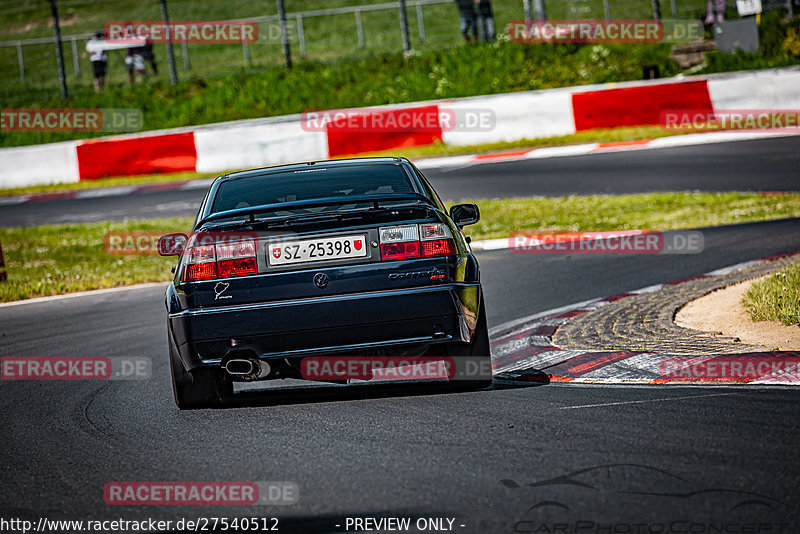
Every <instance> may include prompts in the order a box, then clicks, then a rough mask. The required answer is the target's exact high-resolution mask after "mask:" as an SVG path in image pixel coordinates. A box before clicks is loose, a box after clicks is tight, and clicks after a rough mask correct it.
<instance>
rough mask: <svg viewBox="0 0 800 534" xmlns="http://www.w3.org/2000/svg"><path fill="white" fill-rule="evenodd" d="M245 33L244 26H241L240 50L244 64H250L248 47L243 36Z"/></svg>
mask: <svg viewBox="0 0 800 534" xmlns="http://www.w3.org/2000/svg"><path fill="white" fill-rule="evenodd" d="M245 35H247V34H246V33H245V27H244V26H242V52H243V53H244V64H245V65H248V66H249V65H250V47H249V46H248V45H247V38H246V37H245Z"/></svg>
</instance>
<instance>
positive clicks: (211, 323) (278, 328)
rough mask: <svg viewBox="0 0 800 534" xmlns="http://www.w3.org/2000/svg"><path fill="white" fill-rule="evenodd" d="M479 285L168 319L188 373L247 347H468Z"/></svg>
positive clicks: (312, 350) (261, 353)
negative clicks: (448, 344) (452, 344)
mask: <svg viewBox="0 0 800 534" xmlns="http://www.w3.org/2000/svg"><path fill="white" fill-rule="evenodd" d="M480 293H481V289H480V284H477V283H475V284H468V283H457V284H447V285H440V286H435V287H420V288H408V289H396V290H389V291H374V292H365V293H356V294H347V295H338V296H326V297H315V298H306V299H298V300H284V301H277V302H266V303H258V304H247V305H240V306H225V307H214V308H203V309H193V310H185V311H181V312H178V313H172V314H170V315H169V329H170V340H171V342H172V343H173V348H174V349H175V350H177V352H178V353H179V354H180V357H181V359H182V360H183V362H184V365H185V367H186V368H187V369H189V370H191V369H193V368H195V367H199V366H205V365H218V364H219V363H220V362H221V361H222V359H223V358H225V356H226V354H229V353H232V352H234V351H241V350H249V351H253V352H255V353H256V354H257V355H258V357H260V358H262V359H270V358H283V357H288V356H304V355H319V354H326V353H341V352H359V351H366V350H402V349H403V348H404V347H414V346H421V345H430V344H435V343H446V342H454V341H455V342H469V341H470V336H471V332H472V331H473V330H474V329H475V324H476V320H477V315H478V309H479V304H480V298H481V294H480Z"/></svg>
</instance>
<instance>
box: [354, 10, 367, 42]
mask: <svg viewBox="0 0 800 534" xmlns="http://www.w3.org/2000/svg"><path fill="white" fill-rule="evenodd" d="M355 14H356V33H358V46H359V47H360V48H364V47H365V46H366V42H365V40H364V26H363V25H362V24H361V10H360V9H358V8H356V10H355Z"/></svg>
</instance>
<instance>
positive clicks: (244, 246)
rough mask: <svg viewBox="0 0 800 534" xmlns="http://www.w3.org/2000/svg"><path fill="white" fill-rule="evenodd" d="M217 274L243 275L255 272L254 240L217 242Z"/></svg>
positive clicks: (256, 268)
mask: <svg viewBox="0 0 800 534" xmlns="http://www.w3.org/2000/svg"><path fill="white" fill-rule="evenodd" d="M217 266H218V268H219V275H220V276H221V277H224V276H244V275H247V274H256V273H257V272H258V266H257V265H256V244H255V242H254V241H240V242H238V243H224V244H217Z"/></svg>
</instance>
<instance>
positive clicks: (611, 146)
mask: <svg viewBox="0 0 800 534" xmlns="http://www.w3.org/2000/svg"><path fill="white" fill-rule="evenodd" d="M795 135H800V133H790V132H757V131H746V132H742V131H726V132H710V133H698V134H686V135H676V136H670V137H659V138H656V139H642V140H637V141H619V142H613V143H586V144H580V145H566V146H557V147H544V148H534V149H529V150H519V151H514V152H495V153H487V154H470V155H463V156H446V157H439V158H426V159H420V160H417V161H415V162H414V164H415V165H416V166H417V167H418V168H420V169H423V170H425V169H442V168H466V167H471V166H473V165H481V164H486V163H505V162H512V161H523V160H530V159H546V158H560V157H570V156H583V155H593V154H606V153H609V152H627V151H632V150H647V149H654V148H671V147H682V146H692V145H704V144H712V143H726V142H733V141H750V140H758V139H769V138H774V137H789V136H795ZM213 181H214V179H213V178H202V179H196V180H189V181H183V182H168V183H161V184H151V185H141V186H136V185H132V186H122V187H97V188H87V189H81V190H76V191H67V192H63V193H44V194H31V195H17V196H8V197H0V207H2V206H13V205H17V204H24V203H26V202H41V201H45V200H64V199H84V198H101V197H116V196H125V195H129V194H136V193H147V192H151V191H164V190H193V189H205V188H207V187H208V186H209V185H211V182H213ZM507 241H508V240H506V239H496V240H489V241H476V242H474V243H473V244H472V248H473V249H474V250H497V249H501V248H508V244H507ZM501 242H502V243H501Z"/></svg>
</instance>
